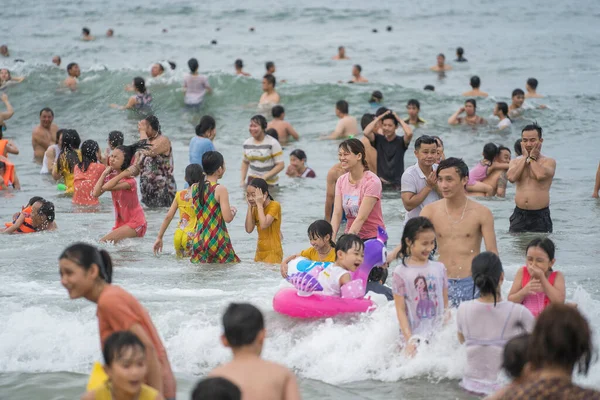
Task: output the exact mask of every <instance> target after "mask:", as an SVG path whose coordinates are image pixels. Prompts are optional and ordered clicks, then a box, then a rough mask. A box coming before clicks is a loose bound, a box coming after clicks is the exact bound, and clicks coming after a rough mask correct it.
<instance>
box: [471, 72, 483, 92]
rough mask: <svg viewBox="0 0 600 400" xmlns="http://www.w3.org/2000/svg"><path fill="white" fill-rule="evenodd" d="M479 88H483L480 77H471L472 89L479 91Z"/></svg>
mask: <svg viewBox="0 0 600 400" xmlns="http://www.w3.org/2000/svg"><path fill="white" fill-rule="evenodd" d="M479 86H481V79H479V77H478V76H477V75H474V76H472V77H471V87H472V88H473V89H477V88H479Z"/></svg>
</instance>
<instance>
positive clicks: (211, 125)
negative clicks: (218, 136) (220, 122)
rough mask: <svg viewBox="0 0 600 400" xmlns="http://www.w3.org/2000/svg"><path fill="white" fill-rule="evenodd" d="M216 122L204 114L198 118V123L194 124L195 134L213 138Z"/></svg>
mask: <svg viewBox="0 0 600 400" xmlns="http://www.w3.org/2000/svg"><path fill="white" fill-rule="evenodd" d="M216 130H217V122H216V121H215V119H214V118H213V117H211V116H210V115H204V116H202V118H200V123H199V124H198V125H196V135H197V136H200V137H206V138H209V139H210V138H213V137H214V136H213V133H216Z"/></svg>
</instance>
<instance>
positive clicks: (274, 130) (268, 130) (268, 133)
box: [265, 128, 279, 142]
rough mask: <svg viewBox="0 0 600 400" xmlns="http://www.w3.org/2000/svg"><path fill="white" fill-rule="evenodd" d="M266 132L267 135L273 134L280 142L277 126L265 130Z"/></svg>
mask: <svg viewBox="0 0 600 400" xmlns="http://www.w3.org/2000/svg"><path fill="white" fill-rule="evenodd" d="M265 134H266V135H267V136H271V137H272V138H273V139H275V140H277V141H278V142H279V133H278V132H277V129H275V128H270V129H267V130H266V131H265Z"/></svg>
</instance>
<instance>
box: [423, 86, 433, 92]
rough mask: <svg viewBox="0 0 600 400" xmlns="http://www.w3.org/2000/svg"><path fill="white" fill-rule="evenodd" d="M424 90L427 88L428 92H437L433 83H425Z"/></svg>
mask: <svg viewBox="0 0 600 400" xmlns="http://www.w3.org/2000/svg"><path fill="white" fill-rule="evenodd" d="M423 90H426V91H428V92H435V86H433V85H425V86H424V87H423Z"/></svg>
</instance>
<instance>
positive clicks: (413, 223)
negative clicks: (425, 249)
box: [398, 217, 435, 266]
mask: <svg viewBox="0 0 600 400" xmlns="http://www.w3.org/2000/svg"><path fill="white" fill-rule="evenodd" d="M429 230H431V231H433V232H435V227H434V226H433V223H432V222H431V221H430V220H429V218H426V217H415V218H411V219H409V220H408V221H407V222H406V225H404V231H403V232H402V240H400V243H401V244H402V248H401V249H400V252H399V253H398V258H400V259H401V260H402V265H404V266H406V264H405V260H406V259H407V258H408V257H410V248H409V244H408V242H413V243H414V241H415V240H417V236H419V233H421V232H425V231H429Z"/></svg>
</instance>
